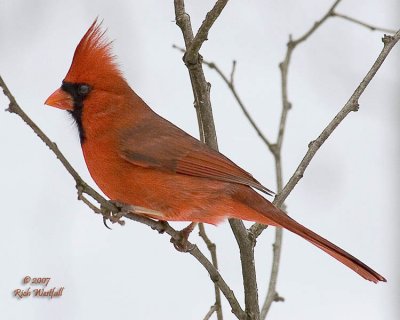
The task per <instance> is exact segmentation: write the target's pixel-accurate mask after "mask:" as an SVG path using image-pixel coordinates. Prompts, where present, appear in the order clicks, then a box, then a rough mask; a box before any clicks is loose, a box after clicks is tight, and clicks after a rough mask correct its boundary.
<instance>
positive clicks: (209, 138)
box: [174, 0, 259, 319]
mask: <svg viewBox="0 0 400 320" xmlns="http://www.w3.org/2000/svg"><path fill="white" fill-rule="evenodd" d="M218 3H223V2H222V1H217V3H216V5H215V6H214V8H213V9H215V7H216V6H217V4H218ZM174 5H175V20H176V24H177V25H178V26H179V27H180V29H181V30H182V34H183V38H184V41H185V47H186V51H187V50H188V49H189V48H190V47H191V45H192V42H193V30H192V26H191V23H190V18H189V15H188V14H187V13H186V12H185V4H184V1H183V0H174ZM222 8H223V7H222ZM221 11H222V9H221V10H219V9H218V10H215V11H214V14H213V15H212V16H211V15H207V16H206V19H205V21H204V22H203V24H202V25H206V26H207V25H210V26H211V25H212V24H213V23H214V22H215V20H216V19H217V17H218V16H219V14H220V13H221ZM210 12H211V11H210ZM207 19H210V22H207V21H206V20H207ZM198 39H200V40H201V41H202V42H204V40H205V38H204V37H202V36H200V37H199V38H198ZM197 46H198V45H196V47H197ZM200 46H201V44H200ZM188 56H189V55H188V54H185V55H184V57H183V60H184V62H185V65H186V67H187V68H188V71H189V75H190V80H191V83H192V89H193V94H194V98H195V107H196V110H197V117H198V118H199V119H200V121H199V123H200V131H203V132H204V138H205V142H206V143H207V144H208V145H209V146H210V147H211V148H214V149H215V150H218V142H217V135H216V132H215V125H214V119H213V115H212V108H211V101H210V90H209V89H210V84H209V83H207V81H206V79H205V76H204V72H203V66H202V61H201V60H202V57H201V56H200V55H199V54H198V53H197V57H194V58H192V57H191V60H190V61H189V60H188ZM229 223H230V226H231V229H232V232H233V233H234V235H235V238H236V240H237V242H238V246H239V249H240V261H241V264H242V276H243V283H244V289H245V311H246V312H245V314H246V315H247V316H248V317H253V318H255V319H258V318H259V305H258V292H257V281H256V276H255V264H254V247H253V246H252V245H250V246H249V245H248V244H249V243H252V242H251V241H250V240H249V238H248V232H247V230H246V228H245V227H244V224H243V223H242V222H241V221H239V220H234V219H229Z"/></svg>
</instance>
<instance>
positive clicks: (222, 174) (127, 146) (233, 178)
mask: <svg viewBox="0 0 400 320" xmlns="http://www.w3.org/2000/svg"><path fill="white" fill-rule="evenodd" d="M153 122H154V123H153ZM122 132H123V133H122V134H121V137H120V141H119V143H120V145H119V151H120V156H121V157H122V158H123V159H125V160H127V161H129V162H131V163H132V164H135V165H138V166H142V167H147V168H153V169H157V170H164V171H169V172H174V173H178V174H185V175H190V176H196V177H202V178H209V179H215V180H220V181H224V182H231V183H238V184H243V185H248V186H250V187H253V188H256V189H258V190H260V191H262V192H265V193H266V194H269V195H272V194H273V191H271V190H269V189H267V188H266V187H264V186H263V185H262V184H261V183H259V182H258V181H257V180H256V179H254V178H253V176H252V175H251V174H249V173H248V172H246V171H245V170H243V169H242V168H240V167H239V166H237V165H236V164H235V163H233V162H232V161H231V160H229V159H228V158H227V157H225V156H224V155H223V154H221V153H219V152H217V151H215V150H213V149H211V148H210V147H208V146H206V145H205V144H203V143H202V142H200V141H199V140H197V139H195V138H193V137H192V136H190V135H188V134H187V133H186V132H184V131H182V130H181V129H179V128H178V127H176V126H175V125H173V124H172V123H170V122H168V121H167V120H164V119H162V118H158V119H156V120H153V121H151V123H148V122H146V123H145V124H144V123H143V122H142V124H138V125H136V126H134V127H132V128H129V129H127V130H123V131H122Z"/></svg>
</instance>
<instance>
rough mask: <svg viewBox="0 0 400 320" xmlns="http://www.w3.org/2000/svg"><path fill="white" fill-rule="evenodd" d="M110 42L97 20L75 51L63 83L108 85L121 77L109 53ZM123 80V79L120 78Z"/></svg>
mask: <svg viewBox="0 0 400 320" xmlns="http://www.w3.org/2000/svg"><path fill="white" fill-rule="evenodd" d="M111 49H112V42H111V41H109V40H108V39H107V38H106V37H105V31H103V30H102V28H101V22H100V23H98V21H97V18H96V20H95V21H94V22H93V23H92V25H91V26H90V28H89V29H88V31H86V33H85V35H84V36H83V38H82V39H81V41H80V42H79V44H78V46H77V47H76V49H75V53H74V57H73V59H72V64H71V67H70V69H69V71H68V73H67V75H66V77H65V79H64V81H67V82H72V83H90V84H94V83H102V84H108V83H112V82H113V81H115V80H116V77H117V78H119V79H121V78H122V75H121V72H120V71H119V69H118V65H117V64H116V63H115V56H114V55H113V54H112V52H111ZM122 79H123V78H122Z"/></svg>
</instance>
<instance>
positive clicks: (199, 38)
mask: <svg viewBox="0 0 400 320" xmlns="http://www.w3.org/2000/svg"><path fill="white" fill-rule="evenodd" d="M227 2H228V0H218V1H217V2H216V3H215V5H214V7H213V8H212V9H211V10H210V11H209V12H208V13H207V15H206V18H205V19H204V21H203V23H202V24H201V26H200V28H199V30H198V31H197V34H196V36H195V37H194V39H193V40H192V41H191V44H190V46H189V47H186V48H187V50H186V56H185V60H186V61H185V62H187V63H190V64H196V63H197V60H198V56H199V50H200V48H201V46H202V45H203V43H204V41H206V40H207V37H208V32H209V31H210V29H211V27H212V26H213V24H214V22H215V20H217V18H218V17H219V15H220V14H221V12H222V10H223V9H224V8H225V6H226V4H227Z"/></svg>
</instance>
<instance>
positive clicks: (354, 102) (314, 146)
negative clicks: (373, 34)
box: [251, 30, 400, 319]
mask: <svg viewBox="0 0 400 320" xmlns="http://www.w3.org/2000/svg"><path fill="white" fill-rule="evenodd" d="M399 39H400V30H399V31H397V32H396V34H395V35H394V36H387V35H385V36H384V37H383V39H382V41H383V43H384V46H383V49H382V51H381V52H380V54H379V56H378V58H377V59H376V61H375V62H374V63H373V65H372V67H371V68H370V70H369V71H368V72H367V74H366V76H365V77H364V79H363V80H362V81H361V83H360V85H359V86H358V87H357V88H356V90H355V91H354V93H353V94H352V95H351V97H350V99H349V100H348V101H347V102H346V104H345V105H344V106H343V108H342V109H341V110H340V111H339V112H338V114H337V115H336V116H335V117H334V118H333V120H332V121H331V122H330V123H329V124H328V126H327V127H326V128H325V129H324V130H323V131H322V132H321V134H320V135H319V136H318V138H317V139H316V140H314V141H312V142H311V143H310V144H309V148H308V151H307V153H306V154H305V156H304V158H303V160H302V161H301V162H300V164H299V166H298V167H297V169H296V170H295V172H294V174H293V175H292V177H291V178H290V180H289V182H288V183H287V184H286V185H285V187H284V188H283V190H282V192H280V193H279V194H278V195H277V196H276V197H275V200H274V204H275V205H276V206H280V205H282V204H283V202H284V201H285V199H286V198H287V197H288V195H289V194H290V192H292V190H293V189H294V187H295V186H296V184H297V183H298V182H299V180H300V179H301V178H302V177H303V174H304V172H305V170H306V169H307V167H308V165H309V164H310V162H311V160H312V159H313V158H314V156H315V154H316V153H317V151H318V150H319V148H320V147H321V146H322V144H323V143H324V142H325V141H326V140H327V139H328V138H329V137H330V135H331V134H332V132H333V131H334V130H335V129H336V128H337V126H338V125H339V124H340V123H341V122H342V121H343V120H344V119H345V118H346V117H347V115H348V114H349V113H350V112H352V111H357V110H358V107H359V104H358V100H359V98H360V96H361V95H362V93H363V92H364V90H365V89H366V87H367V86H368V85H369V83H370V82H371V80H372V79H373V77H374V76H375V74H376V72H377V71H378V70H379V68H380V67H381V65H382V63H383V62H384V61H385V59H386V57H387V56H388V54H389V53H390V51H391V50H392V48H393V47H394V45H395V44H396V43H397V42H398V41H399ZM263 229H264V226H263V225H260V224H255V225H253V226H252V227H251V232H253V233H254V236H255V237H257V236H258V235H260V234H261V232H262V230H263ZM263 309H264V308H263ZM263 309H262V310H263ZM267 310H268V309H267ZM262 319H263V318H262Z"/></svg>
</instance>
